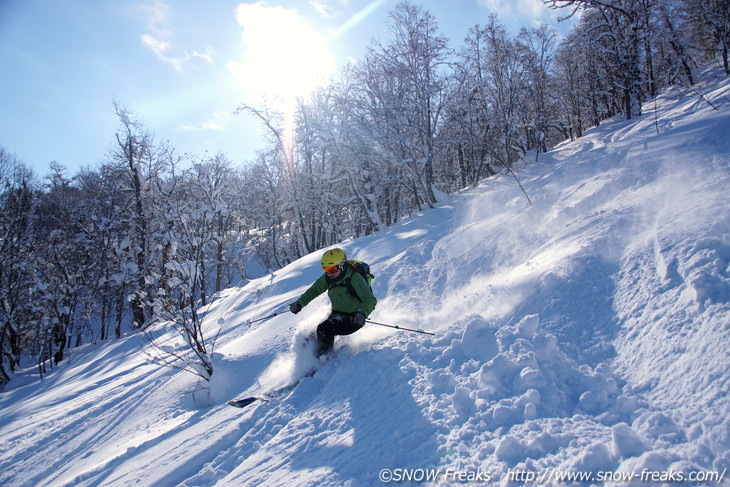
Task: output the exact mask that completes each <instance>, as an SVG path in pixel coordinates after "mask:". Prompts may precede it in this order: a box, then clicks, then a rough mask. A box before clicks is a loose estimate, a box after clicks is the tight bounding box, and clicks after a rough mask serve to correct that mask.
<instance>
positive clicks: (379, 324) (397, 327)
mask: <svg viewBox="0 0 730 487" xmlns="http://www.w3.org/2000/svg"><path fill="white" fill-rule="evenodd" d="M365 323H370V324H372V325H378V326H387V327H388V328H395V329H396V330H403V331H412V332H414V333H423V334H424V335H436V334H435V333H431V332H430V331H423V330H414V329H413V328H403V327H402V326H397V325H386V324H385V323H378V322H377V321H370V320H365Z"/></svg>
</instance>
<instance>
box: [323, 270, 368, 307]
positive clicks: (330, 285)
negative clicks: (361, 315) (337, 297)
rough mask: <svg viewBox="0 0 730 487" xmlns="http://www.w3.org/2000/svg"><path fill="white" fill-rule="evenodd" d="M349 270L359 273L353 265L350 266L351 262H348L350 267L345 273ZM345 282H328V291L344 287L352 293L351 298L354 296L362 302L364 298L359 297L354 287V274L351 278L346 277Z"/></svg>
mask: <svg viewBox="0 0 730 487" xmlns="http://www.w3.org/2000/svg"><path fill="white" fill-rule="evenodd" d="M348 268H349V269H352V272H358V271H357V269H355V266H354V265H352V264H350V263H349V262H348V267H346V268H345V272H347V269H348ZM343 281H344V283H340V282H337V283H334V282H332V281H329V282H328V285H327V290H328V291H329V290H330V289H332V288H334V287H337V286H342V285H344V286H345V288H347V292H348V293H350V296H352V297H353V298H355V299H358V300H360V301H362V298H361V297H360V296H358V295H357V291H355V287H354V286H353V285H352V273H350V275H349V276H345V278H344V279H343ZM366 282H367V281H366Z"/></svg>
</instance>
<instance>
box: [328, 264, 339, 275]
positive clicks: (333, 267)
mask: <svg viewBox="0 0 730 487" xmlns="http://www.w3.org/2000/svg"><path fill="white" fill-rule="evenodd" d="M339 269H340V268H339V267H338V266H336V265H331V266H329V267H325V268H324V271H325V272H326V273H327V274H334V273H335V272H337V271H338V270H339Z"/></svg>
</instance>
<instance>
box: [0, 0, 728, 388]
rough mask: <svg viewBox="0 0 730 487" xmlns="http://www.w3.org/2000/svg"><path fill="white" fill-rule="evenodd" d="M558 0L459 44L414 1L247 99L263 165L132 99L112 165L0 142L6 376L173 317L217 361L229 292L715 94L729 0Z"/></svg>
mask: <svg viewBox="0 0 730 487" xmlns="http://www.w3.org/2000/svg"><path fill="white" fill-rule="evenodd" d="M544 3H545V5H547V6H548V7H550V8H554V9H558V10H560V12H561V14H564V15H563V16H564V17H570V16H573V15H580V22H579V23H578V24H577V26H576V27H575V28H574V29H573V30H572V31H571V32H570V33H569V34H568V35H567V36H565V37H560V36H558V34H557V33H556V30H555V29H554V27H552V26H549V25H541V26H538V27H533V28H525V29H522V30H521V31H520V32H519V33H518V34H517V35H516V36H512V35H510V34H509V33H508V32H507V29H506V28H505V26H503V25H502V24H500V22H499V19H498V18H497V17H496V16H492V17H490V19H489V21H488V23H487V24H486V25H475V26H474V27H473V28H471V29H469V31H468V32H466V33H465V37H464V39H463V41H462V42H461V44H460V47H459V48H458V49H452V48H450V47H449V40H448V39H446V38H445V37H444V36H443V35H441V34H440V33H439V28H438V22H437V19H435V18H434V17H433V16H432V15H431V14H430V13H429V12H427V11H425V10H424V9H423V8H422V7H420V6H418V5H417V4H416V3H413V2H409V1H404V2H401V3H399V4H398V5H397V6H396V7H395V8H394V9H393V10H392V11H391V12H390V14H389V24H388V27H389V37H388V38H387V39H386V40H383V41H372V42H371V44H370V45H369V46H368V51H367V55H366V56H365V57H364V59H362V60H360V61H358V62H357V63H356V64H352V65H348V66H346V67H345V68H343V69H341V70H340V71H339V72H338V73H337V75H336V76H335V77H333V78H332V79H331V80H330V81H329V82H328V83H326V84H325V85H323V86H320V87H319V88H318V89H317V90H316V91H315V92H313V93H312V94H311V95H310V96H309V97H307V98H306V99H304V98H303V99H300V100H298V103H297V107H296V110H295V112H294V113H293V115H292V116H288V115H287V114H286V113H283V112H282V111H281V110H278V109H276V108H274V105H271V104H266V103H262V104H261V105H257V106H252V105H245V104H242V105H240V106H239V108H238V110H237V113H238V114H239V116H247V117H254V118H255V119H257V120H258V121H259V122H260V123H261V124H262V125H263V126H264V127H265V129H266V134H267V136H268V137H267V141H266V143H265V145H264V146H263V147H262V148H261V150H259V151H258V153H257V156H256V158H255V160H252V161H246V162H235V163H234V162H233V161H231V160H230V158H229V157H228V156H227V155H226V154H224V153H217V154H212V155H211V154H204V155H196V154H181V153H179V152H178V151H177V150H176V149H175V147H172V146H170V144H169V143H161V142H158V141H157V140H156V139H155V136H154V134H153V132H152V130H151V129H150V128H149V127H146V126H144V124H142V123H141V122H139V120H138V118H137V116H136V115H135V113H134V110H133V109H132V108H130V107H128V106H126V105H125V104H123V103H121V102H120V101H118V100H112V102H111V103H112V105H113V108H114V110H115V113H116V116H117V119H118V123H117V129H116V132H115V133H113V134H110V140H112V141H113V143H112V145H111V147H110V150H109V152H108V154H107V155H106V156H105V158H104V162H103V163H101V164H99V165H98V167H93V168H84V169H82V170H81V171H79V172H78V173H77V174H68V171H67V169H66V168H65V167H64V166H63V165H62V164H60V163H57V162H52V163H51V164H50V165H49V172H48V174H47V175H44V176H40V175H37V174H34V173H33V171H31V170H30V169H29V168H28V166H27V165H26V164H24V163H23V161H22V156H19V155H16V154H14V153H13V152H12V151H11V150H10V149H9V148H7V147H0V354H1V361H0V388H1V387H2V385H4V384H6V383H7V382H8V381H10V380H11V378H12V376H13V372H14V371H15V370H16V369H17V368H18V367H20V366H27V365H28V364H35V365H37V367H38V370H39V373H40V375H41V376H42V375H44V374H45V373H47V371H48V369H49V368H51V367H54V366H55V365H56V364H58V363H59V362H60V361H61V360H63V359H64V356H65V355H66V354H67V353H68V350H69V349H70V348H72V347H77V346H80V345H81V344H83V343H88V342H97V341H103V340H108V339H113V338H115V337H117V338H118V337H120V336H121V335H122V334H123V333H126V332H130V331H131V332H142V333H144V332H145V330H148V329H149V328H150V327H151V326H153V325H155V324H160V323H165V324H166V325H165V326H169V327H172V328H174V329H175V330H176V331H178V332H179V333H180V335H181V336H182V337H183V338H184V339H185V341H186V342H187V344H188V345H189V350H188V351H189V353H190V354H192V356H193V357H194V360H195V362H196V363H198V364H199V365H200V366H201V367H198V368H196V369H195V370H196V373H197V374H199V375H200V376H201V377H203V378H206V377H210V375H212V373H213V370H212V366H211V365H210V360H209V358H208V357H209V355H210V353H211V350H212V349H211V347H212V346H213V338H214V337H211V336H209V333H208V331H207V330H203V329H202V327H201V316H200V314H199V310H200V308H201V307H202V306H205V305H206V304H208V303H210V302H211V301H212V300H213V299H214V298H215V294H216V293H217V292H219V291H221V290H223V289H225V288H227V287H231V286H235V285H238V284H240V283H242V282H243V281H245V280H246V279H247V278H250V277H258V276H260V275H261V274H262V273H266V272H271V271H273V270H275V269H278V268H281V267H283V266H285V265H287V264H288V263H290V262H292V261H294V260H296V259H298V258H299V257H301V256H303V255H307V254H309V253H311V252H314V251H316V250H318V249H321V248H324V247H326V246H329V245H332V244H335V243H337V242H341V241H342V240H345V239H348V238H356V237H360V236H364V235H368V234H371V233H373V232H376V231H378V230H380V229H382V228H384V227H387V226H389V225H392V224H394V223H396V222H398V221H400V220H401V219H403V218H406V217H408V216H410V215H412V214H414V213H417V212H419V211H422V210H425V209H428V208H431V207H433V206H434V205H436V204H437V203H438V202H439V198H440V195H442V194H449V193H454V192H457V191H460V190H462V189H464V188H467V187H469V186H473V185H477V184H479V183H480V182H481V181H483V180H485V179H486V178H489V177H491V176H494V175H496V174H499V173H507V174H509V175H510V177H514V178H515V180H516V181H515V184H517V183H519V171H518V169H519V167H520V166H521V165H524V164H527V163H532V162H534V160H535V158H539V155H540V153H544V152H546V151H548V150H549V148H550V147H551V146H554V145H555V144H557V143H559V142H561V141H564V140H573V139H575V138H578V137H581V135H582V134H583V132H584V131H585V130H586V129H588V128H591V127H595V126H598V125H599V124H600V123H601V122H602V121H604V120H607V119H611V118H615V117H621V118H622V119H626V120H628V119H632V118H634V117H642V116H645V117H652V116H655V115H654V114H653V113H643V112H642V107H643V109H644V110H646V109H647V107H651V103H648V102H651V101H652V100H653V99H654V98H655V96H656V95H657V94H658V93H659V92H660V91H661V90H662V89H664V88H666V87H668V86H675V87H678V88H679V89H681V90H682V91H683V92H684V93H686V94H687V95H688V96H696V97H699V98H701V97H702V95H701V93H699V92H698V91H697V90H696V89H695V88H694V85H695V84H696V75H695V70H696V69H697V68H698V67H699V66H702V65H705V64H707V63H718V64H719V65H721V66H722V67H723V69H724V73H725V75H727V74H730V66H729V65H728V44H729V43H730V1H728V0H544ZM708 103H709V102H708ZM292 117H293V119H292ZM8 142H9V143H12V141H8ZM528 154H530V156H529V157H530V159H531V160H525V158H526V157H527V156H528ZM545 170H546V171H549V170H550V168H549V167H546V168H545ZM527 196H528V197H529V195H527ZM484 212H485V214H486V213H488V212H489V208H485V209H484ZM155 360H157V361H158V362H160V363H161V364H162V365H171V366H179V361H180V360H182V361H183V362H184V361H186V360H188V361H189V358H186V357H180V356H176V355H174V354H172V355H170V354H165V353H161V354H160V355H159V356H157V357H155Z"/></svg>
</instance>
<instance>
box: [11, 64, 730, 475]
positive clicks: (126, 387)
mask: <svg viewBox="0 0 730 487" xmlns="http://www.w3.org/2000/svg"><path fill="white" fill-rule="evenodd" d="M710 78H711V77H710V76H708V79H710ZM728 83H729V80H728V79H727V78H720V79H710V81H708V82H707V83H706V84H705V85H703V87H702V88H701V89H702V91H703V93H704V94H705V96H706V98H707V99H709V100H711V101H712V102H713V103H714V104H715V105H717V106H719V110H717V111H715V110H713V109H712V108H711V107H710V105H709V104H708V103H706V102H704V101H703V100H702V99H700V98H699V97H697V96H696V95H694V94H689V93H686V92H685V93H683V92H681V91H680V90H674V91H670V92H667V93H665V94H664V95H663V96H662V97H661V98H660V99H659V100H658V103H657V114H656V115H657V116H656V118H655V117H654V116H653V109H654V106H653V103H652V105H651V106H647V107H646V113H647V115H646V116H645V117H643V118H641V119H639V120H632V121H628V122H626V121H620V122H611V123H606V124H604V125H602V126H601V127H599V128H596V129H594V130H592V131H590V132H588V133H587V134H586V135H585V136H584V137H583V138H581V139H579V140H576V141H574V142H570V143H564V144H562V145H560V146H559V147H557V148H555V149H554V150H553V151H552V152H550V153H548V154H541V155H540V157H539V160H538V161H537V162H536V163H530V164H529V165H528V166H526V167H525V168H524V169H523V170H522V171H521V174H520V177H521V180H522V182H523V185H524V186H525V188H526V190H527V192H528V193H529V195H530V197H531V199H532V201H533V203H534V204H533V205H531V206H529V205H528V204H527V201H526V199H525V198H524V196H523V195H522V194H521V192H520V190H519V188H518V186H517V185H516V183H515V182H514V180H513V179H512V178H511V177H509V176H501V177H497V178H494V179H491V180H488V181H485V182H484V183H483V184H482V185H480V186H479V187H477V188H473V189H469V190H466V191H464V192H463V193H462V194H460V195H455V196H452V197H449V198H445V199H444V201H445V202H443V203H441V204H440V205H439V206H438V207H437V208H436V209H434V210H429V211H425V212H424V213H423V214H422V215H418V216H415V217H413V218H411V219H409V220H407V221H404V222H402V223H401V224H399V225H396V226H394V227H392V228H388V229H386V230H384V231H381V232H379V233H377V234H375V235H371V236H368V237H366V238H361V239H358V240H352V241H348V242H344V243H343V248H345V250H346V251H347V253H348V255H350V256H353V257H357V258H359V259H361V260H365V261H367V262H369V263H370V264H371V265H372V267H373V270H374V273H375V274H376V279H375V281H374V282H373V285H374V290H375V293H376V295H377V296H378V297H379V299H380V301H379V304H378V307H377V309H376V311H375V313H374V314H373V316H371V318H372V319H373V320H375V321H380V322H384V323H388V324H396V325H401V326H407V327H414V328H422V329H424V330H428V331H431V332H434V333H436V336H433V337H431V336H427V335H422V334H416V333H409V332H402V331H400V332H399V331H394V330H392V329H388V328H385V327H379V326H376V325H371V324H369V325H366V327H365V328H364V329H363V330H361V331H359V332H358V333H356V334H355V335H352V336H351V337H347V338H338V341H337V347H338V354H337V357H336V358H335V359H333V360H332V361H331V362H329V363H327V364H326V365H324V366H323V367H322V368H321V369H320V370H319V372H318V373H317V374H316V375H315V376H314V377H311V378H305V379H303V380H302V381H301V383H300V384H299V385H298V386H297V388H296V389H295V390H294V391H293V392H292V393H291V394H290V395H289V396H287V397H285V398H283V399H281V400H278V401H274V402H271V403H268V404H258V405H254V406H251V407H249V408H247V409H243V410H238V409H234V408H231V407H229V406H227V405H226V404H225V402H226V400H228V399H230V398H232V397H234V396H239V395H248V394H250V393H253V392H256V391H259V390H262V389H266V388H268V387H273V386H275V385H277V384H283V383H285V382H287V381H288V380H289V379H290V378H292V377H296V376H297V375H298V374H301V372H302V371H303V370H304V369H305V368H306V366H307V364H306V362H307V359H306V355H305V354H304V353H302V352H296V353H295V352H292V351H291V349H292V348H293V349H294V350H295V351H298V350H301V348H300V347H299V346H298V343H299V342H300V341H301V339H302V337H303V336H305V335H306V334H307V333H309V332H310V331H311V330H312V329H313V328H314V327H315V326H316V324H317V323H319V321H321V319H323V318H324V317H325V316H326V314H327V311H328V307H327V301H326V298H324V297H321V298H318V300H316V301H315V302H313V303H312V304H311V305H310V306H308V307H307V308H305V310H304V311H302V312H301V313H300V314H298V315H296V316H294V315H291V314H289V313H283V314H281V315H279V316H276V317H275V318H272V319H270V320H268V321H263V322H258V323H253V324H248V323H247V320H251V319H255V318H258V317H261V316H265V315H267V314H270V313H272V312H274V311H277V310H284V309H285V305H286V304H287V303H288V302H290V301H291V300H293V299H294V298H296V297H297V296H298V295H299V294H300V293H301V292H303V291H304V290H305V289H306V287H307V286H308V285H309V284H310V283H311V282H312V281H314V279H315V278H316V277H317V275H318V272H320V271H319V266H318V261H319V257H320V252H316V253H315V254H313V255H310V256H307V257H304V258H302V259H300V260H299V261H297V262H294V263H293V264H291V265H289V266H287V267H286V268H284V269H281V270H279V271H277V272H275V273H274V274H273V275H271V276H267V277H265V278H261V279H258V280H256V281H252V282H250V283H249V284H247V285H246V286H245V287H242V288H237V289H229V290H226V291H225V292H223V293H221V295H220V296H219V297H218V299H217V300H216V301H215V302H213V303H212V304H211V305H210V306H209V308H208V309H207V310H206V313H207V314H206V320H207V323H208V326H209V327H210V329H211V332H213V331H214V330H216V329H217V328H218V327H219V326H222V327H221V333H220V337H219V339H218V342H217V343H218V345H217V349H216V353H215V356H214V364H215V367H216V372H215V375H214V378H213V381H212V384H211V388H210V391H209V394H210V395H209V401H210V404H211V405H210V406H208V407H204V408H200V407H198V406H199V405H200V404H201V401H205V394H204V393H205V392H206V391H197V392H196V393H195V396H196V397H195V399H194V394H193V393H192V391H193V390H195V388H196V387H197V385H196V383H195V380H194V378H193V377H192V376H190V375H186V374H184V373H180V372H177V371H174V370H170V369H159V368H156V367H155V366H153V365H150V364H149V363H147V362H146V361H145V358H144V354H143V353H139V352H140V351H141V350H143V349H144V348H145V347H146V346H147V345H146V344H145V342H144V341H143V340H142V339H141V338H140V337H138V336H129V337H126V338H124V339H121V340H117V341H112V342H109V343H104V344H98V345H91V346H87V347H83V348H80V349H76V350H74V351H73V353H72V354H71V357H70V358H69V359H68V361H67V362H64V363H63V364H62V366H60V367H58V368H57V369H55V370H54V371H53V372H52V373H51V374H49V375H48V376H47V377H46V378H44V379H43V380H42V381H38V379H37V377H36V376H34V374H35V371H34V370H32V369H29V370H27V371H24V372H22V373H20V374H18V376H17V377H16V378H15V379H14V380H13V382H11V384H10V385H9V387H8V388H7V389H6V390H5V391H4V392H3V393H2V394H0V484H1V485H4V486H72V485H73V486H102V485H114V486H126V485H143V486H144V485H150V486H151V485H156V486H159V485H181V486H214V485H215V486H230V485H246V486H248V485H251V486H254V485H271V486H278V485H286V486H291V485H297V486H309V485H311V486H329V485H331V486H336V485H337V486H339V485H348V486H374V485H381V483H382V481H383V480H385V481H387V480H395V481H398V480H405V482H400V483H401V484H405V485H411V484H413V485H416V484H418V485H421V484H426V485H457V484H459V485H460V484H462V483H464V482H466V481H470V480H471V481H473V482H472V483H471V485H474V484H476V485H482V484H487V483H497V484H501V485H521V484H523V483H528V484H531V483H536V484H537V483H542V484H546V485H548V484H550V485H553V484H568V485H588V484H591V483H593V484H601V483H603V481H604V480H606V478H605V475H606V472H610V473H612V474H613V475H615V476H614V477H611V479H613V480H617V481H616V482H615V485H662V482H661V481H659V482H657V481H655V480H657V479H658V477H657V478H654V479H652V478H650V477H648V476H649V475H651V474H652V473H654V474H656V475H665V476H667V475H670V474H671V475H675V476H674V477H668V478H662V479H661V480H668V482H667V483H668V484H676V485H686V483H687V482H676V480H677V477H676V474H677V473H678V472H679V473H681V474H687V475H688V474H689V473H690V472H695V474H696V473H698V472H699V474H700V475H701V476H702V475H706V474H708V473H710V474H711V473H713V472H717V473H722V472H723V471H724V470H725V469H726V468H728V467H730V399H729V398H728V392H729V391H728V387H729V384H728V378H729V377H730V374H729V372H730V360H729V357H728V340H729V339H730V267H729V266H728V263H729V262H730V212H729V211H728V209H729V205H728V191H727V188H728V186H729V183H730V103H728V101H730V99H729V98H728V95H729V93H730V91H729V90H730V88H729V86H728ZM657 131H658V134H657ZM533 157H534V155H533ZM169 340H170V346H174V338H173V337H170V338H169ZM201 396H202V397H203V399H200V398H201ZM416 469H420V470H416ZM614 472H624V473H626V474H628V475H634V474H635V477H633V478H618V474H614ZM436 473H438V476H436V477H435V478H431V479H430V480H426V479H424V476H429V475H435V474H436ZM566 473H568V474H586V475H592V480H586V479H583V480H582V481H581V480H576V479H573V480H563V481H561V480H560V478H559V477H558V476H559V475H564V474H566ZM458 475H462V476H463V477H462V478H459V477H458ZM727 478H728V474H727V473H726V474H725V477H724V480H723V483H727ZM672 480H674V481H675V482H672ZM685 480H686V479H685ZM698 484H699V485H716V482H711V481H705V482H699V483H695V484H694V485H698Z"/></svg>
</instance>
